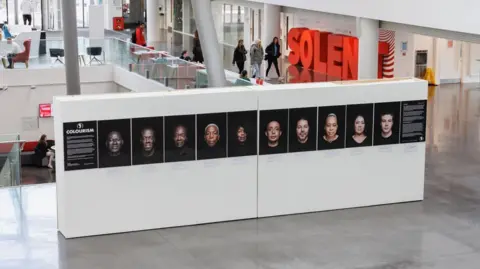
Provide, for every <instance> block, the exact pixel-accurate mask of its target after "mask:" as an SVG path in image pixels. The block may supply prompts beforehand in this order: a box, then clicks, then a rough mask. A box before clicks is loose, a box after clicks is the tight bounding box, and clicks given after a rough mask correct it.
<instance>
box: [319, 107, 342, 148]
mask: <svg viewBox="0 0 480 269" xmlns="http://www.w3.org/2000/svg"><path fill="white" fill-rule="evenodd" d="M345 111H346V106H326V107H319V108H318V150H328V149H342V148H345Z"/></svg>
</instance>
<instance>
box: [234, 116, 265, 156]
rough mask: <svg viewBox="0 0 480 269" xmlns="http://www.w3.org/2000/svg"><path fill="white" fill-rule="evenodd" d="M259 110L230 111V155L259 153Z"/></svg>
mask: <svg viewBox="0 0 480 269" xmlns="http://www.w3.org/2000/svg"><path fill="white" fill-rule="evenodd" d="M257 125H258V124H257V111H241V112H229V113H228V157H241V156H251V155H256V154H257V144H258V143H257Z"/></svg>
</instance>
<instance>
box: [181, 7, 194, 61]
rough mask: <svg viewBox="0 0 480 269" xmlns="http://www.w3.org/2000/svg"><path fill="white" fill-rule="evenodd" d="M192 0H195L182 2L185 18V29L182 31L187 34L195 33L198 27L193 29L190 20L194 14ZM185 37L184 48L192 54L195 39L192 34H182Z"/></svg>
mask: <svg viewBox="0 0 480 269" xmlns="http://www.w3.org/2000/svg"><path fill="white" fill-rule="evenodd" d="M192 1H194V0H183V2H182V20H183V29H182V31H183V32H184V33H187V34H193V33H194V32H195V30H196V29H192V26H191V23H190V20H191V18H192V16H193V14H192V12H191V11H192ZM182 37H183V49H184V50H187V51H188V52H189V53H190V54H192V48H193V43H192V42H193V39H192V37H191V36H190V35H182Z"/></svg>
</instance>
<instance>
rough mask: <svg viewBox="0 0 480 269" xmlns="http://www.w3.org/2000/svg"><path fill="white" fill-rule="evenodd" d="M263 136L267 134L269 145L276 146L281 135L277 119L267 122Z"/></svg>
mask: <svg viewBox="0 0 480 269" xmlns="http://www.w3.org/2000/svg"><path fill="white" fill-rule="evenodd" d="M265 136H267V139H268V146H269V147H272V148H274V147H277V146H278V141H279V140H280V136H282V128H281V126H280V123H279V122H278V121H271V122H269V123H268V124H267V130H266V131H265Z"/></svg>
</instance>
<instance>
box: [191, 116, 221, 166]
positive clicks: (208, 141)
mask: <svg viewBox="0 0 480 269" xmlns="http://www.w3.org/2000/svg"><path fill="white" fill-rule="evenodd" d="M226 127H227V113H211V114H199V115H197V160H208V159H218V158H226V157H227V142H226V141H227V130H226Z"/></svg>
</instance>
